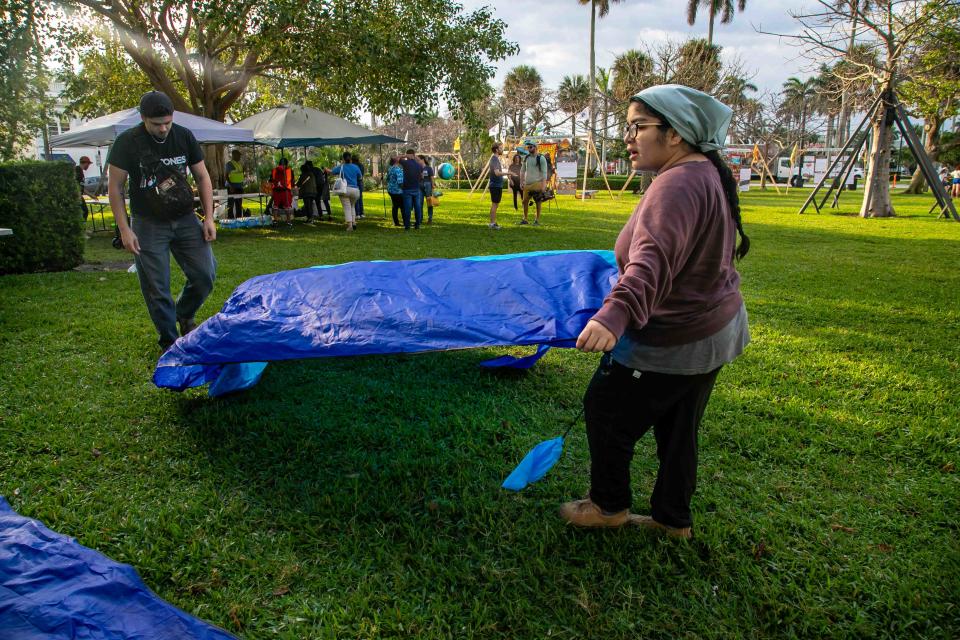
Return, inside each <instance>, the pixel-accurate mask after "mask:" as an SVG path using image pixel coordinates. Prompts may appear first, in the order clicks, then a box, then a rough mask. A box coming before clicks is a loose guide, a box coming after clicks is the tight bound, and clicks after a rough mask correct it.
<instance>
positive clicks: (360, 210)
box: [350, 153, 364, 219]
mask: <svg viewBox="0 0 960 640" xmlns="http://www.w3.org/2000/svg"><path fill="white" fill-rule="evenodd" d="M350 162H352V163H353V164H355V165H357V169H359V170H360V182H359V185H358V186H357V189H359V191H360V197H359V198H357V205H356V207H355V209H356V212H357V219H362V218H363V217H364V216H363V163H362V162H360V156H358V155H357V154H355V153H354V154H352V155H351V156H350Z"/></svg>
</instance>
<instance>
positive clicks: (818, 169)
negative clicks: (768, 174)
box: [774, 149, 863, 187]
mask: <svg viewBox="0 0 960 640" xmlns="http://www.w3.org/2000/svg"><path fill="white" fill-rule="evenodd" d="M828 151H832V152H833V153H832V154H830V155H829V156H828V155H827V152H828ZM837 152H839V149H817V150H816V151H815V152H812V153H811V152H808V153H805V154H803V157H802V158H800V159H798V161H797V164H796V165H794V167H793V172H792V174H791V171H790V156H789V155H787V156H780V157H779V158H777V166H776V169H774V175H775V176H776V179H777V182H780V183H789V184H790V186H791V187H799V186H803V184H804V183H807V182H812V181H816V180H819V179H820V177H821V176H822V175H823V174H824V173H826V171H827V168H828V167H829V166H830V163H831V162H833V159H834V158H836V155H835V154H836V153H837ZM842 168H843V160H841V162H840V163H839V164H838V165H837V168H836V169H835V171H840V170H841V169H842ZM831 177H833V174H831ZM856 180H863V167H861V166H860V165H859V163H857V164H855V165H854V166H853V169H851V170H850V175H849V176H848V177H847V183H848V184H855V181H856Z"/></svg>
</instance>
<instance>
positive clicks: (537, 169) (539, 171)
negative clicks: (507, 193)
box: [520, 140, 547, 225]
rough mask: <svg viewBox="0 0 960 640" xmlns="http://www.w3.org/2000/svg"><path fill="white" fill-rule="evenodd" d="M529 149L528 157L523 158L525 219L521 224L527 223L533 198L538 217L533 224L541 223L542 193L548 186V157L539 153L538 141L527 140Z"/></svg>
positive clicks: (525, 144)
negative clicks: (528, 209)
mask: <svg viewBox="0 0 960 640" xmlns="http://www.w3.org/2000/svg"><path fill="white" fill-rule="evenodd" d="M523 146H524V147H526V149H527V157H526V158H524V159H523V195H522V196H521V197H522V199H523V219H522V220H520V224H527V208H528V207H529V206H530V199H531V198H533V201H534V204H536V205H537V217H536V218H534V220H533V224H534V225H538V224H540V211H541V209H542V208H543V200H542V199H541V195H542V194H543V191H544V189H546V188H547V159H546V157H544V156H543V154H541V153H537V143H536V142H534V141H532V140H527V141H526V142H525V143H524V145H523Z"/></svg>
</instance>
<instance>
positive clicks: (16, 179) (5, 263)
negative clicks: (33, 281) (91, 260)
mask: <svg viewBox="0 0 960 640" xmlns="http://www.w3.org/2000/svg"><path fill="white" fill-rule="evenodd" d="M73 171H74V170H73V167H72V166H71V165H70V164H68V163H66V162H34V161H31V162H13V163H9V164H0V227H2V228H6V229H13V235H12V236H6V237H2V238H0V274H6V273H33V272H36V271H65V270H67V269H73V268H74V267H76V266H77V265H79V264H80V263H81V262H83V248H84V238H83V212H82V210H81V207H80V189H79V187H78V186H77V182H76V179H75V178H74V173H73Z"/></svg>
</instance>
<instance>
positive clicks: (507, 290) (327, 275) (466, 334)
mask: <svg viewBox="0 0 960 640" xmlns="http://www.w3.org/2000/svg"><path fill="white" fill-rule="evenodd" d="M616 281H617V265H616V262H615V261H614V257H613V253H612V252H611V251H541V252H533V253H521V254H510V255H499V256H476V257H470V258H456V259H449V260H445V259H425V260H400V261H393V262H390V261H368V262H348V263H346V264H340V265H332V266H322V267H309V268H305V269H295V270H293V271H282V272H279V273H274V274H268V275H263V276H257V277H255V278H251V279H250V280H247V281H246V282H244V283H243V284H241V285H240V286H239V287H237V289H236V290H234V292H233V293H232V294H231V296H230V298H229V299H228V300H227V302H226V303H225V304H224V305H223V308H222V309H221V310H220V312H219V313H217V314H216V315H214V316H212V317H210V318H208V319H207V320H206V321H205V322H204V323H203V324H201V325H200V326H199V327H197V328H196V329H195V330H194V331H192V332H191V333H190V334H188V335H186V336H184V337H183V338H181V339H179V340H178V341H177V342H176V343H175V344H174V345H173V347H171V348H170V349H169V350H168V351H167V352H166V353H165V354H163V356H161V357H160V360H159V361H158V362H157V368H156V370H155V371H154V374H153V382H154V384H156V385H157V386H158V387H162V388H167V389H173V390H175V391H183V390H184V389H187V388H189V387H197V386H201V385H204V384H210V385H211V388H210V395H224V394H227V393H231V392H233V391H239V390H242V389H246V388H249V387H251V386H253V385H255V384H256V383H257V381H258V380H259V379H260V376H261V375H262V374H263V370H264V367H265V366H266V363H269V362H276V361H281V360H296V359H301V358H321V357H336V356H353V355H382V354H391V353H420V352H425V351H446V350H451V349H473V348H477V347H503V346H526V345H531V346H532V345H539V348H538V350H537V353H536V354H534V355H533V356H527V357H525V358H514V357H512V356H506V357H505V358H504V359H496V360H499V361H500V363H501V364H500V366H504V364H505V365H507V366H513V367H518V368H521V367H524V366H530V365H532V364H533V363H534V362H536V360H537V359H539V358H540V357H542V356H543V354H544V353H545V352H546V349H547V348H549V347H571V346H573V344H574V341H575V340H576V339H577V336H578V335H579V334H580V331H581V330H582V329H583V327H584V326H585V325H586V324H587V321H588V320H590V318H591V317H592V316H593V315H594V314H595V313H596V312H597V310H598V309H599V308H600V306H601V305H602V304H603V299H604V297H605V296H606V295H607V293H609V291H610V289H611V288H612V287H613V285H614V284H615V283H616ZM486 366H490V365H489V364H488V365H486Z"/></svg>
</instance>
